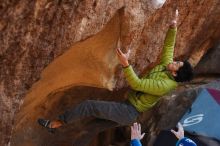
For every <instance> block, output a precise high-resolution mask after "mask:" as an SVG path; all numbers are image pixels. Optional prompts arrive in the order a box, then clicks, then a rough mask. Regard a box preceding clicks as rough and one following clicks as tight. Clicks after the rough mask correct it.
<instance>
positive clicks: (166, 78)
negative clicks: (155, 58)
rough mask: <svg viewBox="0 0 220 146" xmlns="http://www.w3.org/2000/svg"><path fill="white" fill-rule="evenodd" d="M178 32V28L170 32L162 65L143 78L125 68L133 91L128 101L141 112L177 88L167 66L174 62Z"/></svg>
mask: <svg viewBox="0 0 220 146" xmlns="http://www.w3.org/2000/svg"><path fill="white" fill-rule="evenodd" d="M176 31H177V29H176V28H170V29H169V30H168V32H167V35H166V38H165V41H164V47H163V51H162V58H161V62H160V64H159V65H157V66H155V67H154V68H153V69H152V70H151V71H150V72H149V73H148V74H146V75H145V76H144V77H143V78H139V77H138V76H137V75H136V74H135V72H134V71H133V68H132V67H131V66H128V67H126V68H124V74H125V77H126V80H127V81H128V83H129V85H130V86H131V88H132V89H133V91H131V92H130V93H129V95H128V100H129V101H130V102H131V104H132V105H134V106H135V107H136V109H137V110H138V111H139V112H143V111H145V110H147V109H149V108H151V107H152V106H154V105H155V104H156V103H157V101H159V99H160V97H161V96H162V95H164V94H166V93H168V92H169V91H171V90H172V89H175V88H176V87H177V82H176V81H175V80H174V78H173V77H172V76H171V74H170V73H169V72H168V71H166V66H167V65H168V64H169V63H171V62H173V53H174V45H175V39H176Z"/></svg>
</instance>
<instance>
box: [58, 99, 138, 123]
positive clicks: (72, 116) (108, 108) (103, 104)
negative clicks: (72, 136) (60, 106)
mask: <svg viewBox="0 0 220 146" xmlns="http://www.w3.org/2000/svg"><path fill="white" fill-rule="evenodd" d="M138 115H139V112H138V111H137V110H136V109H135V107H133V106H132V105H131V104H130V103H129V102H111V101H99V100H86V101H84V102H82V103H80V104H79V105H77V106H76V107H73V108H72V109H70V110H69V111H66V112H65V113H64V114H62V115H60V116H59V119H60V120H62V121H64V122H65V123H71V122H72V121H75V120H78V119H82V118H84V117H89V116H93V117H96V118H99V119H105V120H110V121H114V122H116V123H118V124H119V125H130V124H132V123H133V122H135V121H136V118H137V116H138Z"/></svg>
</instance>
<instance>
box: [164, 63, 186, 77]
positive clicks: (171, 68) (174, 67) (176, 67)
mask: <svg viewBox="0 0 220 146" xmlns="http://www.w3.org/2000/svg"><path fill="white" fill-rule="evenodd" d="M183 64H184V63H183V62H182V61H174V62H172V63H170V64H168V65H167V70H168V71H170V72H171V73H172V75H173V76H176V72H177V71H178V70H179V68H180V67H182V66H183Z"/></svg>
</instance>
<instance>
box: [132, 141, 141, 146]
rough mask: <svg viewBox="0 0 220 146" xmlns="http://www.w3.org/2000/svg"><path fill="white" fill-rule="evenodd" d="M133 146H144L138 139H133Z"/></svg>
mask: <svg viewBox="0 0 220 146" xmlns="http://www.w3.org/2000/svg"><path fill="white" fill-rule="evenodd" d="M131 146H142V144H141V142H140V140H138V139H132V140H131Z"/></svg>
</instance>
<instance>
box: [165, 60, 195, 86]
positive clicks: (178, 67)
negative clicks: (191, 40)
mask: <svg viewBox="0 0 220 146" xmlns="http://www.w3.org/2000/svg"><path fill="white" fill-rule="evenodd" d="M167 70H168V71H170V72H171V74H172V75H173V77H174V79H175V81H177V82H185V81H190V80H192V78H193V68H192V66H191V64H190V63H189V62H188V61H183V62H182V61H174V62H172V63H170V64H168V65H167Z"/></svg>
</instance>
